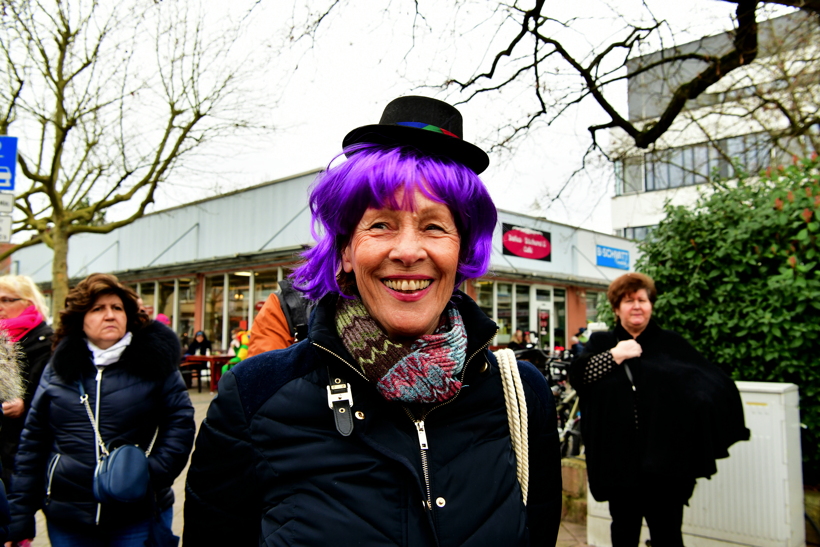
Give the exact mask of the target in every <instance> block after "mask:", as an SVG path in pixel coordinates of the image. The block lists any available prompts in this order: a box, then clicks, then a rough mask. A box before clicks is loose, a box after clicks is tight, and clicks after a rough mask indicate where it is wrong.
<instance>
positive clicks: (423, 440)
mask: <svg viewBox="0 0 820 547" xmlns="http://www.w3.org/2000/svg"><path fill="white" fill-rule="evenodd" d="M414 423H415V424H416V432H417V433H418V434H419V445H420V446H421V449H422V450H427V448H428V446H427V431H426V430H425V429H424V420H419V421H417V422H414Z"/></svg>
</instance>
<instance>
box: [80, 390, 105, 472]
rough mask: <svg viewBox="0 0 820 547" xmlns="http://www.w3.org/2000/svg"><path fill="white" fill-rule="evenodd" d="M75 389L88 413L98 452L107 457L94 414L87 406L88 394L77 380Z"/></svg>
mask: <svg viewBox="0 0 820 547" xmlns="http://www.w3.org/2000/svg"><path fill="white" fill-rule="evenodd" d="M77 387H78V388H79V390H80V403H81V404H84V405H85V411H86V412H87V413H88V419H89V420H90V421H91V427H93V428H94V436H95V437H96V439H97V444H99V445H100V452H101V453H102V454H103V455H105V456H108V448H107V447H106V446H105V443H104V442H103V440H102V435H100V429H99V428H98V427H97V420H95V419H94V413H93V412H91V405H90V404H88V394H87V393H86V392H85V388H84V387H83V382H82V380H77Z"/></svg>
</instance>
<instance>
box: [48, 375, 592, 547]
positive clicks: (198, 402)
mask: <svg viewBox="0 0 820 547" xmlns="http://www.w3.org/2000/svg"><path fill="white" fill-rule="evenodd" d="M188 394H189V395H190V396H191V402H192V403H193V405H194V419H195V420H196V426H197V430H199V424H201V423H202V420H204V419H205V414H206V413H207V412H208V405H209V404H211V399H212V398H213V396H212V395H211V393H209V392H208V389H207V385H206V386H204V387H203V389H202V393H198V392H197V390H196V388H192V389H189V390H188ZM187 473H188V466H185V470H184V471H183V472H182V474H180V476H179V477H178V478H177V480H176V482H174V495H175V496H176V502H175V503H174V523H173V527H172V528H173V530H174V533H175V534H176V535H178V536H181V535H182V525H183V522H182V508H183V505H184V502H185V475H187ZM586 537H587V531H586V526H584V525H582V524H574V523H571V522H565V523H561V530H560V532H559V533H558V543H556V547H587V544H586ZM32 546H33V547H50V546H51V543H49V541H48V534H47V533H46V526H45V519H44V518H43V513H42V512H38V513H37V537H36V538H35V539H34V542H32Z"/></svg>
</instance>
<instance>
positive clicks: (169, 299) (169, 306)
mask: <svg viewBox="0 0 820 547" xmlns="http://www.w3.org/2000/svg"><path fill="white" fill-rule="evenodd" d="M156 312H157V313H158V314H159V313H164V314H165V315H167V316H168V319H170V320H171V325H172V326H173V324H174V315H176V313H175V312H176V310H174V280H173V279H170V280H168V279H165V280H163V281H160V282H159V295H158V297H157V308H156Z"/></svg>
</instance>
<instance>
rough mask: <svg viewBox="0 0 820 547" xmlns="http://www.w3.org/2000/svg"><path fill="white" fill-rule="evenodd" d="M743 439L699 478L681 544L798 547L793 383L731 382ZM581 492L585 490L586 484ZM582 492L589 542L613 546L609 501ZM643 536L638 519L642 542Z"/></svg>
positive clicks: (802, 536) (801, 532) (802, 535)
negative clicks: (712, 470)
mask: <svg viewBox="0 0 820 547" xmlns="http://www.w3.org/2000/svg"><path fill="white" fill-rule="evenodd" d="M737 387H738V390H739V391H740V398H741V400H742V401H743V411H744V415H745V417H746V427H748V428H749V430H750V431H751V433H752V435H751V439H750V440H749V441H748V442H742V441H741V442H738V443H736V444H735V445H734V446H732V447H731V448H730V449H729V452H730V456H729V457H728V458H725V459H722V460H718V461H717V469H718V472H717V474H715V475H713V476H712V479H711V480H709V479H698V483H697V486H696V487H695V493H694V494H693V495H692V498H691V499H690V500H689V507H685V508H684V513H683V542H684V544H685V545H686V546H687V547H732V546H744V547H747V546H756V547H803V546H804V545H805V544H806V531H805V524H804V521H803V518H804V517H803V513H804V508H803V474H802V468H801V460H802V456H801V452H800V412H799V400H798V393H797V386H796V385H794V384H776V383H768V382H737ZM587 492H589V490H588V489H587ZM587 497H588V505H587V507H588V511H587V543H588V544H589V545H591V546H595V547H611V545H612V542H611V541H610V535H609V525H610V522H611V519H610V516H609V504H608V503H599V502H597V501H595V500H594V499H593V497H592V495H591V494H589V493H588V494H587ZM647 539H649V529H648V528H647V527H646V521H644V526H643V530H642V532H641V545H643V543H644V542H645V541H646V540H647Z"/></svg>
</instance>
